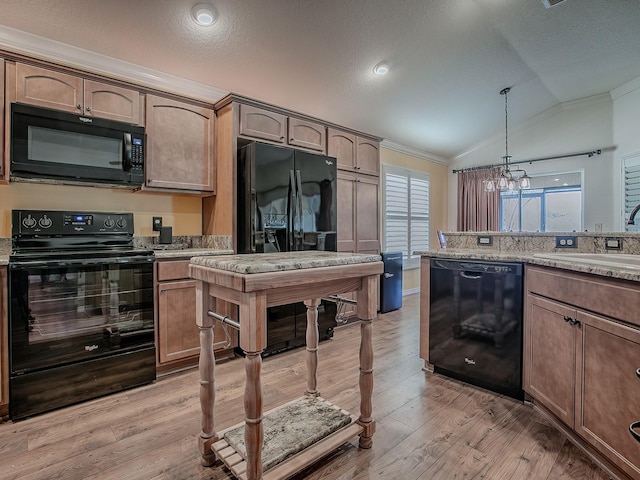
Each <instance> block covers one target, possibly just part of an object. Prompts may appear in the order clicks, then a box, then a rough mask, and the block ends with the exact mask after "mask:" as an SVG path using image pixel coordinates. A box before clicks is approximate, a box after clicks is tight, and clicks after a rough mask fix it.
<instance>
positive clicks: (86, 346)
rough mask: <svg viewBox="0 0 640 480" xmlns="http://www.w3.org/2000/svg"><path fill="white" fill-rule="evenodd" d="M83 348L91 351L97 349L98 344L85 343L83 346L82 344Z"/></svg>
mask: <svg viewBox="0 0 640 480" xmlns="http://www.w3.org/2000/svg"><path fill="white" fill-rule="evenodd" d="M84 349H85V350H86V351H87V352H93V351H94V350H97V349H98V345H85V346H84Z"/></svg>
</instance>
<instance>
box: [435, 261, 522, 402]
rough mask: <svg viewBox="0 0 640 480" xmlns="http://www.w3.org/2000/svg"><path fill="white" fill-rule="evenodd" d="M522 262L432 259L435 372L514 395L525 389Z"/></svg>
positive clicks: (517, 396)
mask: <svg viewBox="0 0 640 480" xmlns="http://www.w3.org/2000/svg"><path fill="white" fill-rule="evenodd" d="M522 276H523V265H522V263H515V262H489V261H480V260H450V259H441V258H432V259H431V262H430V287H429V298H430V300H429V362H430V363H431V364H432V365H433V366H434V371H436V372H438V373H441V374H443V375H447V376H450V377H452V378H456V379H458V380H462V381H464V382H468V383H471V384H474V385H477V386H480V387H483V388H487V389H489V390H492V391H494V392H497V393H502V394H504V395H508V396H510V397H513V398H517V399H523V398H524V396H523V391H522V309H523V307H522V292H523V285H522Z"/></svg>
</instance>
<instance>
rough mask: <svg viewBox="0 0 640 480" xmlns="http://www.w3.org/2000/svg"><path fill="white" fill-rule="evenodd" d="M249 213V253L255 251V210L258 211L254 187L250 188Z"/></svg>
mask: <svg viewBox="0 0 640 480" xmlns="http://www.w3.org/2000/svg"><path fill="white" fill-rule="evenodd" d="M250 211H251V213H250V214H249V215H250V219H249V223H250V224H251V253H256V231H257V228H256V221H257V218H258V216H257V215H256V212H257V211H258V199H257V198H256V191H255V189H253V188H252V189H251V209H250Z"/></svg>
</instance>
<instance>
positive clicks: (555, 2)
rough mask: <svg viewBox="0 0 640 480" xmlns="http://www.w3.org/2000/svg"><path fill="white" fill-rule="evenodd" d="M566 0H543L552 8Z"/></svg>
mask: <svg viewBox="0 0 640 480" xmlns="http://www.w3.org/2000/svg"><path fill="white" fill-rule="evenodd" d="M564 1H566V0H542V3H543V4H544V6H545V7H547V8H551V7H554V6H556V5H558V4H559V3H562V2H564Z"/></svg>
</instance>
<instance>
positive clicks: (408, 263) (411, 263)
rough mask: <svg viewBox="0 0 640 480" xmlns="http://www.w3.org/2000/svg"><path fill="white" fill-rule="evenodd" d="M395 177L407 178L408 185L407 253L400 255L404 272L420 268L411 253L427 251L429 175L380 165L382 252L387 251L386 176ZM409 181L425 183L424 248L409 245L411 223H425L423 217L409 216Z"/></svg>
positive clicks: (429, 225)
mask: <svg viewBox="0 0 640 480" xmlns="http://www.w3.org/2000/svg"><path fill="white" fill-rule="evenodd" d="M389 174H391V175H397V176H403V177H406V178H407V182H408V184H409V187H408V189H409V194H408V195H409V196H408V198H409V203H408V205H407V211H406V216H405V220H406V222H407V235H408V238H407V247H408V251H407V254H406V255H405V254H404V252H403V254H402V266H403V268H404V269H405V270H408V269H414V268H419V267H420V255H414V254H413V252H414V251H417V250H420V251H421V250H429V248H430V241H431V175H430V174H429V173H428V172H424V171H422V170H416V169H412V168H406V167H400V166H397V165H389V164H382V178H381V180H382V185H381V186H382V188H381V193H382V203H381V206H382V239H383V242H382V243H383V250H382V251H383V252H386V251H387V245H386V243H387V175H389ZM411 179H418V180H422V181H426V182H427V195H428V200H427V210H428V212H427V214H426V222H427V232H426V242H427V244H426V246H424V247H421V246H418V247H412V244H411V224H412V221H418V220H420V221H425V217H424V216H414V217H412V215H411V186H410V185H411ZM393 218H394V219H396V220H397V219H399V218H401V216H399V215H394V216H393Z"/></svg>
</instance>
